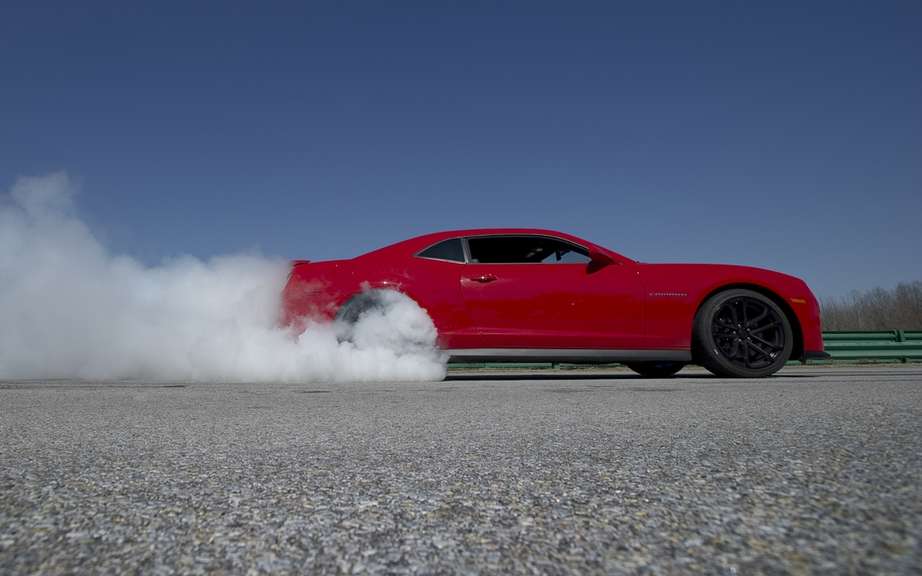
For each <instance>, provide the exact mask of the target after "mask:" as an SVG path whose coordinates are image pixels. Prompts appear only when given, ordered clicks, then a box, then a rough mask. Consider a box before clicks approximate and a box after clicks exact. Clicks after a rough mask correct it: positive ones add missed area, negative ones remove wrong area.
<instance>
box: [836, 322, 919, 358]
mask: <svg viewBox="0 0 922 576" xmlns="http://www.w3.org/2000/svg"><path fill="white" fill-rule="evenodd" d="M823 347H824V348H826V352H828V353H829V355H830V356H832V359H833V360H889V361H896V362H909V361H910V360H922V332H915V331H904V330H882V331H878V332H823Z"/></svg>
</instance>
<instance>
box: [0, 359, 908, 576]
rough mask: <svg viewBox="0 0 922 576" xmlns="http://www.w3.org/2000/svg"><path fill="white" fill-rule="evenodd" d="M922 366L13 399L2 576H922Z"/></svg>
mask: <svg viewBox="0 0 922 576" xmlns="http://www.w3.org/2000/svg"><path fill="white" fill-rule="evenodd" d="M920 439H922V367H920V366H918V365H915V366H913V365H910V366H907V367H881V366H874V367H841V368H839V367H835V368H817V367H805V368H787V369H785V370H784V371H782V372H781V373H780V375H779V376H777V377H774V378H770V379H764V380H735V381H732V380H722V379H718V378H712V377H708V376H707V375H706V374H704V373H703V372H700V371H695V370H688V371H683V372H682V373H680V375H679V377H678V378H673V379H668V380H643V379H639V378H635V377H633V376H632V375H631V374H630V373H628V372H622V371H608V372H599V371H594V370H588V371H583V370H579V371H572V372H571V371H554V372H552V371H537V372H532V373H529V374H519V373H514V372H500V373H495V374H490V373H484V372H477V373H458V372H452V373H450V375H449V380H447V381H445V382H438V383H398V384H393V383H388V384H352V385H332V384H305V385H281V384H280V385H255V384H226V383H182V382H173V383H154V382H87V381H63V380H62V381H30V382H0V573H3V574H26V573H42V574H64V573H78V572H79V573H111V574H124V573H150V574H205V573H223V572H233V573H366V572H371V573H389V574H468V573H470V574H474V573H497V574H498V573H503V574H506V573H538V574H586V573H598V574H602V573H605V574H622V573H624V574H627V573H643V574H674V573H708V574H715V573H716V574H737V573H738V574H752V573H766V574H786V573H793V574H799V573H829V574H841V573H920V566H922V487H920V486H922V480H920V479H922V442H920Z"/></svg>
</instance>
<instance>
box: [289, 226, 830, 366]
mask: <svg viewBox="0 0 922 576" xmlns="http://www.w3.org/2000/svg"><path fill="white" fill-rule="evenodd" d="M376 289H392V290H398V291H400V292H402V293H404V294H406V295H407V296H409V297H410V298H412V299H413V300H415V301H416V302H417V303H418V304H419V305H420V306H421V307H422V308H424V309H425V310H426V311H427V312H428V313H429V315H430V317H431V318H432V321H433V322H434V324H435V326H436V328H437V329H438V334H439V346H440V347H441V348H442V349H443V350H444V351H446V352H447V353H448V355H449V357H450V361H460V362H464V361H479V362H482V361H517V362H522V361H536V360H541V361H548V362H587V363H603V362H621V363H624V364H627V366H629V367H630V368H632V369H633V370H635V371H636V372H638V373H640V374H641V375H644V376H655V377H664V376H671V375H673V374H675V373H676V372H678V371H679V370H680V369H681V368H682V367H683V366H684V365H685V364H688V363H692V362H693V363H696V364H700V365H702V366H704V367H706V368H707V369H708V370H710V371H711V372H713V373H714V374H717V375H720V376H735V377H761V376H768V375H770V374H772V373H774V372H776V371H777V370H779V369H780V368H781V367H782V366H784V364H785V362H786V361H788V359H791V358H794V359H801V360H803V359H806V358H820V357H826V356H827V355H826V354H825V353H824V352H823V339H822V334H821V332H820V310H819V305H818V303H817V301H816V298H815V297H814V296H813V294H812V293H811V292H810V289H809V288H807V285H806V284H805V283H804V282H803V281H802V280H800V279H798V278H795V277H793V276H788V275H786V274H781V273H778V272H772V271H770V270H764V269H760V268H750V267H746V266H729V265H717V264H646V263H641V262H636V261H634V260H631V259H630V258H626V257H624V256H622V255H621V254H618V253H616V252H612V251H611V250H608V249H606V248H603V247H602V246H598V245H596V244H593V243H591V242H587V241H586V240H583V239H581V238H577V237H575V236H571V235H569V234H564V233H561V232H555V231H552V230H538V229H519V228H515V229H514V228H508V229H506V228H503V229H480V230H456V231H449V232H437V233H435V234H428V235H425V236H419V237H416V238H411V239H409V240H405V241H403V242H399V243H397V244H393V245H391V246H387V247H385V248H380V249H378V250H375V251H373V252H369V253H367V254H364V255H362V256H358V257H356V258H352V259H351V260H332V261H325V262H308V261H295V262H294V263H293V265H292V269H291V274H290V277H289V280H288V284H287V285H286V287H285V289H284V292H283V310H282V319H283V322H284V323H286V324H296V323H298V321H299V319H300V318H304V317H310V318H315V319H316V318H318V317H319V318H329V319H331V318H334V317H335V318H338V319H341V320H343V321H345V322H354V321H355V320H356V319H357V318H358V317H359V316H360V314H361V313H362V312H363V311H364V310H366V309H368V308H370V307H374V306H375V305H376V299H377V297H376V292H375V290H376Z"/></svg>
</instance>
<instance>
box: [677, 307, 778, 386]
mask: <svg viewBox="0 0 922 576" xmlns="http://www.w3.org/2000/svg"><path fill="white" fill-rule="evenodd" d="M793 344H794V337H793V332H792V330H791V323H790V320H788V317H787V315H786V314H785V313H784V311H783V310H781V308H780V307H779V306H778V304H776V303H775V302H774V301H772V300H771V299H770V298H768V297H767V296H764V295H763V294H760V293H758V292H754V291H752V290H744V289H736V290H727V291H726V292H721V293H719V294H716V295H715V296H713V297H711V298H710V299H708V300H707V302H705V303H704V304H703V305H702V306H701V309H700V310H699V311H698V316H697V317H696V318H695V348H696V350H695V352H696V356H697V360H698V361H699V362H700V363H701V365H703V366H704V367H705V368H707V369H708V370H710V371H711V372H713V373H714V374H716V375H718V376H729V377H738V378H758V377H762V376H768V375H770V374H774V373H775V372H777V371H778V370H780V369H781V368H782V367H783V366H784V364H785V362H787V361H788V358H790V356H791V350H792V348H793Z"/></svg>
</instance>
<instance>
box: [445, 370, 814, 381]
mask: <svg viewBox="0 0 922 576" xmlns="http://www.w3.org/2000/svg"><path fill="white" fill-rule="evenodd" d="M816 377H817V376H816V375H813V374H780V375H779V374H775V375H773V376H769V377H768V378H756V379H755V380H766V379H767V380H779V379H788V378H816ZM491 380H492V381H495V380H500V381H512V380H634V381H641V382H642V381H654V380H729V379H727V378H720V377H718V376H714V375H713V374H676V375H675V376H671V377H669V378H643V377H641V376H638V375H636V374H625V373H623V372H614V373H613V372H593V373H592V374H567V373H559V372H555V373H552V374H548V373H541V372H534V373H528V374H522V373H519V374H496V373H491V374H448V375H447V376H445V381H446V382H486V381H491ZM740 380H745V378H740Z"/></svg>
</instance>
